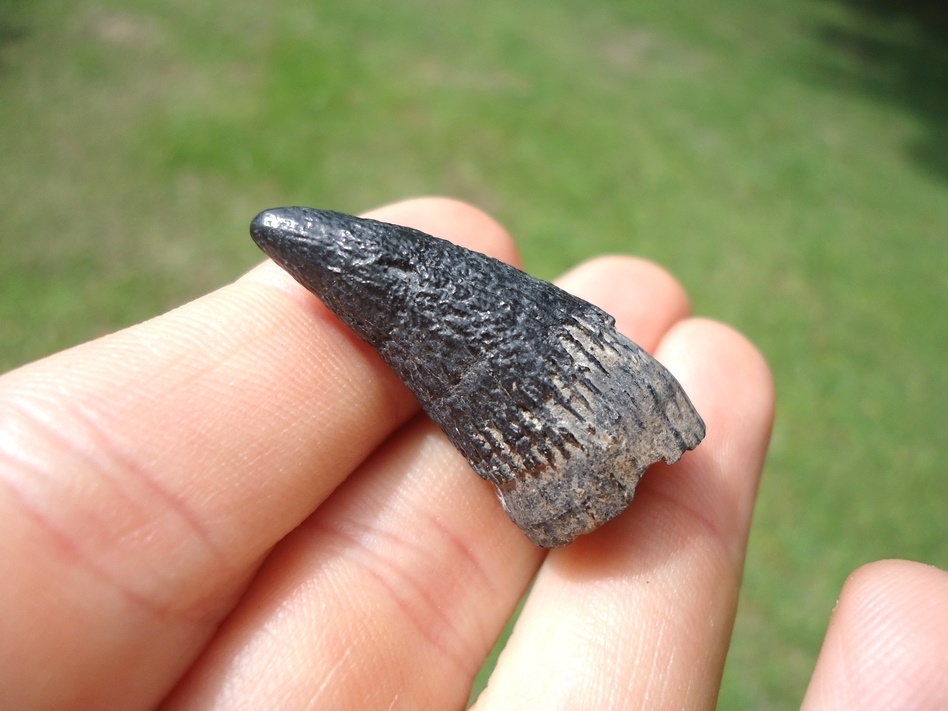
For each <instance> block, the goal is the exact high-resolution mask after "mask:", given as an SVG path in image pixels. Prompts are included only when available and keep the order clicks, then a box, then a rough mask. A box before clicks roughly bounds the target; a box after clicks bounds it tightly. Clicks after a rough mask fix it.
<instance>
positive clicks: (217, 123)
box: [0, 0, 948, 709]
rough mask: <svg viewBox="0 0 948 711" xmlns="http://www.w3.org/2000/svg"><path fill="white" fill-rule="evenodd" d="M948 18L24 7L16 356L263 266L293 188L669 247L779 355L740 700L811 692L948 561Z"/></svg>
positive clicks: (2, 355) (289, 2)
mask: <svg viewBox="0 0 948 711" xmlns="http://www.w3.org/2000/svg"><path fill="white" fill-rule="evenodd" d="M895 8H899V9H895ZM944 20H945V16H944V11H942V10H939V9H938V7H937V3H926V2H915V3H908V4H906V3H899V4H897V3H895V2H894V0H893V2H892V4H891V5H890V4H888V3H887V2H886V1H885V0H876V2H868V1H867V2H857V0H851V2H848V1H847V0H824V1H822V2H817V1H815V0H814V1H806V0H794V1H792V2H788V1H786V0H783V1H777V0H760V1H759V2H756V3H747V2H741V1H738V0H710V1H708V2H704V3H685V2H678V3H669V2H665V1H663V0H639V2H636V3H634V4H633V3H626V2H620V1H619V0H600V1H599V2H593V3H576V2H568V1H567V0H543V1H542V2H541V1H540V0H515V1H510V0H507V1H503V0H482V1H481V2H478V3H471V2H460V1H458V0H448V2H433V1H432V0H403V1H402V2H398V3H389V2H382V3H379V2H368V1H367V0H355V1H353V0H347V1H343V0H322V1H321V2H318V3H317V2H306V1H305V0H282V1H281V2H278V3H271V4H267V5H266V6H265V5H264V4H263V3H256V2H249V1H247V0H228V1H227V2H224V1H223V0H207V1H205V2H202V3H195V2H185V1H183V0H165V2H158V1H157V0H126V1H125V2H119V1H118V0H98V1H94V0H73V2H64V1H63V0H31V2H29V3H26V2H23V0H0V370H5V369H8V368H10V367H13V366H15V365H18V364H20V363H22V362H25V361H27V360H29V359H32V358H36V357H39V356H42V355H44V354H46V353H49V352H51V351H53V350H56V349H60V348H63V347H65V346H68V345H71V344H74V343H76V342H78V341H81V340H84V339H87V338H90V337H93V336H96V335H99V334H102V333H106V332H109V331H112V330H114V329H117V328H119V327H121V326H124V325H126V324H129V323H132V322H135V321H137V320H141V319H143V318H147V317H149V316H152V315H154V314H157V313H159V312H161V311H162V310H165V309H167V308H170V307H172V306H174V305H176V304H179V303H181V302H183V301H185V300H187V299H190V298H192V297H194V296H196V295H198V294H201V293H203V292H205V291H207V290H210V289H212V288H214V287H216V286H218V285H221V284H223V283H225V282H226V281H228V280H230V279H232V278H234V277H235V276H237V275H238V274H240V273H241V272H242V271H243V270H245V269H246V268H248V267H249V266H251V265H252V264H254V263H256V262H258V261H259V260H260V258H261V257H260V255H259V253H258V252H257V251H256V248H255V247H254V246H253V245H252V243H251V242H250V240H249V238H248V237H247V233H246V230H247V223H248V222H249V219H250V218H251V217H252V216H253V215H254V214H255V213H256V212H257V211H258V210H259V209H262V208H263V207H268V206H271V205H276V204H288V203H303V204H313V205H318V206H323V207H330V208H334V209H339V210H346V211H360V210H364V209H367V208H369V207H371V206H374V205H377V204H380V203H384V202H387V201H392V200H396V199H399V198H403V197H407V196H411V195H416V194H421V193H441V194H448V195H453V196H457V197H461V198H465V199H467V200H470V201H472V202H474V203H476V204H478V205H480V206H482V207H484V208H486V209H487V210H489V211H491V212H492V213H494V214H495V215H496V216H497V217H498V218H500V219H501V220H502V221H503V222H504V223H505V224H506V225H507V226H508V227H509V228H510V230H511V231H512V233H513V234H514V235H515V236H516V237H517V239H518V242H519V244H520V246H521V248H522V250H523V253H524V256H525V261H526V265H527V268H528V270H529V271H531V272H533V273H535V274H537V275H539V276H543V277H547V278H552V277H554V276H555V275H556V274H557V273H559V272H560V271H562V270H564V269H566V268H568V267H570V266H571V265H573V264H574V263H575V262H577V261H579V260H581V259H583V258H586V257H588V256H591V255H594V254H598V253H602V252H632V253H636V254H640V255H644V256H647V257H649V258H652V259H655V260H657V261H659V262H661V263H663V264H665V265H666V266H668V267H669V268H670V269H671V270H672V271H674V272H675V273H677V274H678V275H679V276H680V278H681V279H682V280H683V282H684V283H685V284H686V286H687V287H688V288H689V290H690V291H691V293H692V295H693V300H694V304H695V308H696V310H697V312H698V313H700V314H705V315H709V316H712V317H714V318H719V319H723V320H726V321H729V322H731V323H733V324H735V325H736V326H737V327H739V328H740V329H742V330H743V331H745V332H746V333H747V334H749V335H750V337H751V338H752V339H753V340H754V341H755V342H756V343H757V344H759V346H760V347H761V348H762V350H763V351H764V352H765V354H766V355H767V357H768V359H769V360H770V362H771V364H772V367H773V369H774V372H775V375H776V378H777V384H778V392H779V397H780V404H779V414H778V422H777V427H776V432H775V437H774V443H773V448H772V452H771V456H770V459H769V462H768V467H767V472H766V475H765V478H764V481H763V484H762V488H761V492H760V503H759V507H758V510H757V514H756V519H755V525H754V529H753V533H752V539H751V547H750V554H749V558H748V562H747V568H746V576H745V577H746V583H745V588H744V592H743V596H742V600H741V607H740V611H739V615H738V620H737V626H736V629H735V633H734V644H733V648H732V652H731V656H730V658H729V662H728V667H727V671H726V674H725V679H724V685H723V690H722V697H721V703H720V705H721V708H754V709H789V708H795V707H796V706H797V705H798V703H799V700H800V698H801V696H802V693H803V691H804V689H805V684H806V679H807V678H808V675H809V672H810V669H811V667H812V665H813V662H814V659H815V655H816V652H817V651H818V649H819V645H820V641H821V639H822V634H823V630H824V629H825V625H826V621H827V618H828V616H829V613H830V611H831V609H832V607H833V604H834V602H835V600H836V597H837V593H838V591H839V588H840V586H841V585H842V583H843V580H844V579H845V576H846V575H847V574H848V573H849V572H850V571H851V570H852V569H853V568H855V567H856V566H858V565H860V564H862V563H865V562H868V561H871V560H875V559H879V558H885V557H904V558H911V559H916V560H924V561H928V562H931V563H935V564H937V565H940V566H942V567H948V516H946V514H945V511H946V503H948V477H946V476H945V475H944V466H943V465H942V464H941V462H940V461H939V455H943V454H944V452H945V439H946V427H945V419H946V418H945V404H944V403H945V400H946V396H948V383H946V375H945V370H946V369H945V360H946V354H948V325H946V319H945V313H946V306H948V41H946V36H948V33H946V26H948V25H946V24H945V22H944Z"/></svg>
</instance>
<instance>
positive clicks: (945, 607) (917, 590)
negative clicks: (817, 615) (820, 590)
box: [802, 560, 948, 711]
mask: <svg viewBox="0 0 948 711" xmlns="http://www.w3.org/2000/svg"><path fill="white" fill-rule="evenodd" d="M946 603H948V572H946V571H944V570H940V569H938V568H935V567H934V566H930V565H924V564H922V563H915V562H911V561H906V560H883V561H878V562H874V563H870V564H868V565H864V566H862V567H861V568H859V569H858V570H856V571H855V572H853V573H852V574H851V575H850V576H849V578H848V579H847V580H846V582H845V584H844V585H843V590H842V593H841V594H840V599H839V602H838V603H837V606H836V609H835V611H834V612H833V616H832V619H831V620H830V625H829V629H828V630H827V633H826V639H825V640H824V642H823V648H822V649H821V650H820V656H819V658H818V660H817V663H816V669H815V670H814V673H813V678H812V679H811V681H810V686H809V688H808V689H807V693H806V697H805V698H804V701H803V706H802V708H803V709H850V708H859V709H868V710H870V711H871V710H872V709H880V710H881V709H890V708H900V709H929V708H942V707H941V706H940V705H939V704H940V703H942V702H943V701H944V699H946V698H948V677H946V676H945V674H944V661H945V659H946V658H948V604H946Z"/></svg>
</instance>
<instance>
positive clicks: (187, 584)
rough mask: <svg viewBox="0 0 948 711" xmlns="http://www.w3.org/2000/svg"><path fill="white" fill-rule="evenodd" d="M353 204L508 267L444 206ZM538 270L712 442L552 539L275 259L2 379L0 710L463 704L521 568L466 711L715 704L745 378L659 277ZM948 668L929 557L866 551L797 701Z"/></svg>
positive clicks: (740, 503)
mask: <svg viewBox="0 0 948 711" xmlns="http://www.w3.org/2000/svg"><path fill="white" fill-rule="evenodd" d="M370 216H371V217H374V218H376V219H381V220H387V221H391V222H398V223H401V224H406V225H410V226H413V227H417V228H419V229H422V230H425V231H427V232H430V233H433V234H436V235H438V236H441V237H444V238H447V239H450V240H452V241H455V242H457V243H460V244H463V245H465V246H467V247H470V248H473V249H477V250H480V251H483V252H486V253H489V254H492V255H494V256H497V257H499V258H501V259H505V260H507V261H510V262H513V263H516V262H517V256H516V253H515V250H514V247H513V243H512V241H511V239H510V237H509V236H508V235H507V233H506V232H505V231H504V230H503V228H501V227H500V226H499V225H498V224H497V223H496V222H494V221H493V220H491V219H490V218H489V217H487V216H486V215H484V214H483V213H480V212H478V211H477V210H475V209H474V208H472V207H469V206H467V205H464V204H461V203H457V202H453V201H448V200H442V199H423V200H414V201H409V202H404V203H400V204H397V205H390V206H388V207H385V208H381V209H379V210H376V211H374V212H372V213H370ZM560 284H561V286H563V287H564V288H565V289H567V290H568V291H571V292H573V293H575V294H577V295H579V296H581V297H583V298H586V299H587V300H589V301H592V302H593V303H596V304H598V305H599V306H601V307H602V308H604V309H605V310H606V311H608V312H610V313H612V314H613V315H614V316H615V317H616V319H617V324H618V327H619V328H620V330H622V331H623V332H624V333H626V335H628V336H630V337H631V338H632V339H633V340H635V341H637V342H638V343H639V344H641V345H642V346H643V347H645V348H646V349H648V350H650V351H651V352H653V353H655V354H656V355H657V357H658V358H659V359H660V360H661V361H662V362H663V363H665V365H666V366H667V367H669V369H670V370H671V371H672V372H673V373H674V374H675V375H676V376H677V377H678V378H679V380H680V381H681V382H682V384H683V385H684V387H685V390H686V391H687V392H688V393H689V395H690V397H691V398H692V400H693V402H694V404H695V406H696V407H697V409H698V411H699V412H700V413H701V414H702V416H703V417H704V419H705V421H706V423H707V427H708V435H707V438H706V440H705V441H704V442H703V443H702V444H701V445H700V446H699V447H698V448H697V449H696V450H695V451H694V452H691V453H688V454H687V455H686V456H685V457H684V458H683V459H682V460H681V461H680V462H679V463H678V464H676V465H674V466H672V467H667V466H659V467H654V468H653V470H651V471H650V472H649V473H648V474H647V475H646V477H645V479H644V480H643V482H642V484H641V485H640V487H639V490H638V492H637V494H636V497H635V500H634V501H633V503H632V505H631V507H630V508H629V509H628V511H626V512H625V513H624V514H623V515H622V516H620V517H619V518H618V519H616V520H615V521H613V522H611V523H609V524H607V525H606V526H604V527H603V528H602V529H600V530H599V531H597V532H595V533H593V534H590V535H588V536H585V537H583V538H582V539H580V540H578V541H577V542H576V543H575V544H573V545H571V546H569V547H567V548H564V549H560V550H556V551H553V552H550V553H545V552H544V551H541V550H539V549H537V548H535V547H534V546H533V545H532V544H531V543H530V542H529V541H528V540H527V539H526V538H525V537H524V536H523V535H522V534H521V533H520V531H519V530H517V529H516V528H515V527H514V526H513V524H511V523H510V522H509V521H508V520H507V518H506V517H505V515H504V513H503V511H502V510H501V508H500V506H499V505H498V502H497V499H496V497H495V495H494V493H493V490H492V489H491V487H490V486H489V485H488V484H487V483H485V482H483V481H481V480H480V479H478V478H477V477H476V476H475V475H474V474H473V473H472V472H471V471H470V468H469V467H468V465H467V464H466V462H464V460H463V459H462V458H461V457H460V455H458V453H457V452H456V451H455V450H454V449H453V448H452V446H451V445H450V444H449V443H448V441H447V440H446V439H445V438H444V436H443V435H442V434H441V433H440V432H439V431H438V430H437V428H435V427H434V426H433V425H432V424H431V423H430V422H429V421H428V420H427V419H426V418H424V417H423V416H422V415H420V414H419V412H418V410H417V405H416V404H415V403H414V401H413V399H412V398H411V396H410V394H409V393H408V392H407V390H405V388H404V387H403V386H402V385H401V384H400V383H399V382H398V381H397V380H396V378H395V377H394V375H392V373H391V372H390V371H389V370H388V368H387V367H386V366H385V365H384V364H383V363H382V362H381V361H380V360H379V359H378V357H377V356H376V355H375V354H374V352H372V350H371V349H370V348H369V347H368V346H366V345H365V344H363V343H362V342H360V341H359V340H358V339H357V338H356V337H354V336H353V335H352V334H351V333H349V332H348V331H347V330H346V329H345V328H343V327H342V326H341V324H340V323H339V322H338V321H337V320H336V319H335V318H334V317H333V316H332V315H331V314H329V313H328V312H327V311H326V309H325V308H324V307H323V306H322V305H321V304H320V302H319V301H318V300H317V299H316V298H315V297H313V296H312V295H310V294H309V293H308V292H306V291H305V290H303V289H302V288H301V287H300V286H299V285H297V284H296V282H294V281H293V280H292V279H291V278H290V277H288V276H287V275H286V274H285V273H284V272H282V271H281V270H280V269H279V268H277V267H276V266H275V265H274V264H272V263H270V262H267V263H265V264H263V265H261V266H260V267H259V268H257V269H255V270H254V271H252V272H251V273H249V274H248V275H246V276H245V277H243V278H242V279H240V280H238V281H237V282H235V283H234V284H231V285H229V286H226V287H224V288H222V289H220V290H218V291H216V292H214V293H212V294H210V295H208V296H206V297H204V298H203V299H199V300H198V301H195V302H193V303H191V304H188V305H186V306H184V307H182V308H180V309H178V310H176V311H173V312H171V313H168V314H166V315H164V316H161V317H159V318H156V319H153V320H151V321H149V322H146V323H144V324H140V325H138V326H135V327H133V328H130V329H127V330H125V331H122V332H119V333H116V334H114V335H112V336H108V337H106V338H103V339H100V340H97V341H94V342H91V343H87V344H84V345H82V346H79V347H77V348H74V349H71V350H69V351H66V352H63V353H60V354H57V355H54V356H52V357H50V358H47V359H44V360H42V361H39V362H37V363H33V364H31V365H29V366H26V367H23V368H20V369H18V370H16V371H13V372H11V373H8V374H6V375H4V376H3V377H2V378H0V484H2V485H0V547H2V553H0V579H2V580H3V581H4V582H3V584H2V585H0V619H2V620H3V622H2V634H0V707H2V708H16V709H30V708H43V709H58V708H96V709H111V708H114V709H144V708H153V707H162V708H169V709H178V708H200V709H206V708H228V709H241V708H247V709H259V708H281V709H297V708H298V709H303V708H308V709H317V708H318V709H458V708H462V707H463V706H464V703H465V702H466V700H467V697H468V692H469V689H470V684H471V681H472V679H473V677H474V675H475V674H476V672H477V670H478V669H479V667H480V666H481V663H482V662H483V660H484V657H485V655H486V654H487V652H488V651H489V649H490V648H491V646H492V644H493V642H494V640H495V639H496V637H497V635H498V634H499V632H500V630H501V628H502V627H503V625H504V622H505V621H506V619H507V618H508V616H509V615H510V613H511V611H512V610H513V609H514V607H515V605H516V603H517V601H518V600H519V598H520V597H521V595H522V594H523V593H524V591H525V589H526V588H527V586H528V584H529V583H530V581H531V580H532V579H533V578H534V577H535V576H536V581H535V583H534V586H533V588H532V592H531V594H530V597H529V600H528V602H527V604H526V607H525V608H524V610H523V614H522V616H521V618H520V620H519V623H518V625H517V627H516V630H515V632H514V634H513V636H512V638H511V639H510V642H509V644H508V646H507V648H506V650H505V651H504V653H503V655H502V657H501V659H500V662H499V664H498V666H497V670H496V672H495V674H494V675H493V677H492V678H491V681H490V685H489V686H488V689H487V690H486V691H485V693H484V694H483V695H482V696H481V698H480V700H479V701H478V703H477V707H476V708H478V709H480V710H482V711H487V710H491V709H597V710H600V709H646V708H647V709H663V708H667V709H702V708H707V709H711V708H714V706H715V700H716V696H717V691H718V686H719V683H720V678H721V670H722V667H723V664H724V659H725V655H726V652H727V647H728V642H729V637H730V631H731V626H732V622H733V619H734V613H735V607H736V602H737V596H738V589H739V585H740V580H741V574H742V567H743V561H744V554H745V546H746V542H747V533H748V527H749V523H750V518H751V513H752V510H753V504H754V498H755V493H756V489H757V483H758V477H759V475H760V471H761V467H762V463H763V460H764V455H765V452H766V448H767V442H768V439H769V434H770V427H771V421H772V417H773V408H774V393H773V387H772V384H771V378H770V374H769V371H768V368H767V365H766V363H765V362H764V360H763V359H762V358H761V356H760V354H759V353H758V352H757V350H756V349H755V348H754V347H753V346H752V345H751V344H750V343H749V342H748V341H747V340H746V339H745V338H744V337H742V336H741V335H740V334H738V333H737V332H735V331H734V330H732V329H731V328H729V327H727V326H724V325H722V324H720V323H716V322H713V321H708V320H704V319H696V318H693V317H691V316H690V311H689V304H688V299H687V296H686V295H685V293H684V291H683V289H682V287H681V286H680V285H679V284H678V283H677V282H676V281H675V280H674V279H673V277H671V276H670V275H669V274H668V273H667V272H665V271H664V270H662V269H661V268H659V267H657V266H655V265H654V264H651V263H649V262H646V261H643V260H639V259H635V258H631V257H604V258H599V259H595V260H593V261H590V262H587V263H585V264H583V265H581V266H579V267H577V268H576V269H575V270H573V271H571V272H570V273H568V274H567V275H565V276H564V277H563V278H562V279H561V280H560ZM946 668H948V574H946V573H945V572H943V571H940V570H937V569H935V568H931V567H927V566H924V565H921V564H917V563H909V562H905V561H886V562H880V563H875V564H872V565H869V566H866V567H864V568H861V569H860V570H858V571H857V572H856V573H854V575H853V576H852V578H851V579H850V580H849V582H847V584H846V586H845V587H844V589H843V591H842V594H841V598H840V601H839V604H838V606H837V608H836V610H835V612H834V614H833V615H832V618H831V621H830V625H829V629H828V632H827V637H826V641H825V643H824V647H823V651H822V653H821V654H820V657H819V660H818V662H817V665H816V669H815V671H814V675H813V680H812V682H811V684H810V687H809V689H808V690H807V692H806V698H805V700H804V708H806V709H891V708H900V709H928V708H932V709H935V708H945V706H944V705H943V704H944V703H945V699H948V681H946V679H948V674H945V673H944V670H945V669H946ZM801 691H802V690H801ZM939 702H941V703H939Z"/></svg>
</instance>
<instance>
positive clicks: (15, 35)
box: [0, 0, 27, 72]
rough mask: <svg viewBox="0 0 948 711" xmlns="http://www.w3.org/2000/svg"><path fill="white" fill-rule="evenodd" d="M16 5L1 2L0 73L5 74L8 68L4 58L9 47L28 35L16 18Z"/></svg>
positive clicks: (2, 0)
mask: <svg viewBox="0 0 948 711" xmlns="http://www.w3.org/2000/svg"><path fill="white" fill-rule="evenodd" d="M16 5H17V3H16V2H11V1H10V0H0V72H3V71H4V70H5V69H6V66H7V61H6V58H5V57H4V53H5V51H6V49H7V47H9V46H10V45H12V44H15V43H16V42H19V41H20V40H22V39H23V38H25V37H26V35H27V32H26V25H24V24H23V22H22V21H20V20H19V19H17V17H16V16H15V14H16V13H15V11H16V10H17V7H16Z"/></svg>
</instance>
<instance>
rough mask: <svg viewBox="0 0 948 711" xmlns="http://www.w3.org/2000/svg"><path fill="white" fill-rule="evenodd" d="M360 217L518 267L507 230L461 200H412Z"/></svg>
mask: <svg viewBox="0 0 948 711" xmlns="http://www.w3.org/2000/svg"><path fill="white" fill-rule="evenodd" d="M363 217H368V218H371V219H373V220H380V221H382V222H392V223H394V224H398V225H404V226H405V227H413V228H415V229H416V230H421V231H422V232H427V233H428V234H430V235H433V236H435V237H440V238H442V239H446V240H449V241H450V242H454V243H455V244H458V245H460V246H462V247H466V248H468V249H473V250H475V251H477V252H482V253H484V254H487V255H490V256H492V257H496V258H497V259H501V260H503V261H505V262H507V263H509V264H513V265H514V266H520V264H521V261H520V255H519V254H518V252H517V248H516V246H515V245H514V241H513V239H512V238H511V237H510V234H509V233H508V232H507V230H506V229H504V227H503V226H502V225H501V224H500V223H499V222H497V220H495V219H494V218H493V217H491V216H490V215H488V214H487V213H486V212H484V211H483V210H481V209H479V208H477V207H474V206H473V205H471V204H469V203H466V202H463V201H461V200H455V199H453V198H446V197H439V196H428V197H418V198H412V199H409V200H402V201H400V202H395V203H390V204H388V205H383V206H382V207H378V208H375V209H374V210H370V211H369V212H366V213H364V214H363Z"/></svg>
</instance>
